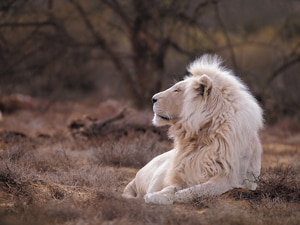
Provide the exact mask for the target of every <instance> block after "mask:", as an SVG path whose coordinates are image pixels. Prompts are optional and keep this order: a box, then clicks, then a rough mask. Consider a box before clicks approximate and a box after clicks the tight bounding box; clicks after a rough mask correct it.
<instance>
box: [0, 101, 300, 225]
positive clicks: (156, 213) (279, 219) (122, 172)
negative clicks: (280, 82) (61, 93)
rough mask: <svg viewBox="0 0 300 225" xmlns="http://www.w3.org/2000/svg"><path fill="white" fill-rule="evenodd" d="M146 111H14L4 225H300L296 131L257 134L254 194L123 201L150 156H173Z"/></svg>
mask: <svg viewBox="0 0 300 225" xmlns="http://www.w3.org/2000/svg"><path fill="white" fill-rule="evenodd" d="M151 119H152V112H151V111H150V110H149V111H136V110H134V109H131V108H126V109H125V108H124V107H123V106H122V104H121V103H118V102H113V101H108V102H105V103H101V104H98V105H93V104H88V103H54V104H51V105H47V104H42V106H30V107H23V108H22V107H20V108H19V109H18V110H10V112H8V113H4V115H3V120H2V121H1V122H0V158H1V159H0V224H1V225H16V224H26V225H27V224H28V225H29V224H30V225H34V224H214V225H215V224H216V225H218V224H222V225H224V224H225V225H226V224H242V225H243V224H261V225H277V224H278V225H282V224H294V225H296V224H300V176H299V173H300V132H299V131H300V129H299V126H298V124H295V123H290V122H288V121H283V122H281V123H280V124H277V125H276V126H272V127H270V126H266V128H265V129H264V130H263V131H262V132H261V140H262V143H263V148H264V154H263V159H262V174H261V177H260V180H259V187H258V189H257V190H256V191H247V190H242V189H239V190H233V191H230V192H228V193H225V194H223V195H222V196H219V197H214V198H210V199H205V200H203V199H195V200H194V201H193V202H191V203H187V204H175V205H171V206H159V205H151V204H145V203H144V202H143V201H142V200H127V199H123V198H122V197H121V193H122V191H123V189H124V187H125V185H126V184H127V183H128V182H129V181H130V180H131V179H132V178H133V177H134V175H135V173H136V172H137V170H138V169H139V168H141V167H142V166H143V165H144V164H145V163H147V162H148V161H149V160H150V159H152V158H153V157H154V156H156V155H158V154H160V153H162V152H164V151H167V150H169V149H170V148H172V141H171V140H169V139H168V137H167V128H156V127H153V126H152V125H151Z"/></svg>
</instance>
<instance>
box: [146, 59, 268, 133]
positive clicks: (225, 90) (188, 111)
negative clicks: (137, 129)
mask: <svg viewBox="0 0 300 225" xmlns="http://www.w3.org/2000/svg"><path fill="white" fill-rule="evenodd" d="M221 63H222V62H221V60H220V59H219V58H218V57H217V56H210V55H204V56H202V57H201V58H199V59H197V60H195V61H194V62H193V63H191V64H190V66H189V67H188V71H189V72H190V74H191V75H189V76H187V77H185V79H184V80H183V81H180V82H178V83H176V84H175V85H174V86H172V87H170V88H169V89H167V90H165V91H163V92H160V93H157V94H155V95H154V96H153V98H152V101H153V111H154V118H153V124H154V125H156V126H163V125H171V126H172V127H173V128H175V126H173V125H176V129H177V130H178V128H179V127H180V129H181V131H180V132H184V133H185V136H189V137H191V136H194V135H198V134H199V131H200V130H203V128H205V127H206V128H208V130H207V132H211V133H216V132H218V131H219V130H220V128H221V127H224V126H223V125H226V126H227V128H225V129H231V128H228V127H237V126H238V125H233V123H239V124H241V122H242V123H243V121H239V120H244V119H247V118H246V117H249V116H250V115H251V117H252V116H253V118H260V119H255V121H262V118H261V114H262V113H261V109H260V108H259V107H258V105H257V104H256V101H255V99H254V98H253V97H252V96H251V95H250V94H249V92H248V89H247V87H246V86H245V85H244V84H243V83H242V82H241V81H240V80H239V79H238V78H237V77H236V76H234V75H233V73H232V72H231V71H229V70H227V69H225V68H223V67H222V66H221ZM238 118H240V119H238ZM243 124H244V123H243ZM251 126H253V127H252V128H253V129H258V128H259V127H261V126H262V124H261V122H259V123H257V124H254V123H253V124H251Z"/></svg>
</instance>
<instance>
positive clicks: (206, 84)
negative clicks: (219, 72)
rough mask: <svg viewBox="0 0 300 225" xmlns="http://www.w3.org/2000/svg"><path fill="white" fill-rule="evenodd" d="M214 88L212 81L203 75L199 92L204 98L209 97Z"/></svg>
mask: <svg viewBox="0 0 300 225" xmlns="http://www.w3.org/2000/svg"><path fill="white" fill-rule="evenodd" d="M211 88H212V80H211V79H210V78H209V77H208V76H207V75H202V76H201V77H200V78H199V87H198V88H197V91H198V92H199V94H200V95H201V96H203V97H207V96H209V94H210V92H211Z"/></svg>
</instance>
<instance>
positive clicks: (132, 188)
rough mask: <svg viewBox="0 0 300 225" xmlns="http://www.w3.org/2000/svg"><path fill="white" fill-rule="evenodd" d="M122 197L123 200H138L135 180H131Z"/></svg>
mask: <svg viewBox="0 0 300 225" xmlns="http://www.w3.org/2000/svg"><path fill="white" fill-rule="evenodd" d="M122 197H124V198H138V197H139V196H138V194H137V190H136V184H135V179H133V180H132V181H131V182H130V183H129V184H128V185H127V186H126V187H125V189H124V191H123V194H122Z"/></svg>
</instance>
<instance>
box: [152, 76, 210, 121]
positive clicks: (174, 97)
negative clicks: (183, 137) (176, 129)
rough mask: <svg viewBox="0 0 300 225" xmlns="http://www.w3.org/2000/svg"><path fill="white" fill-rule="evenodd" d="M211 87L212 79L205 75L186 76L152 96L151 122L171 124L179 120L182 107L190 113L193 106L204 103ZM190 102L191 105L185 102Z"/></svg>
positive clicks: (192, 110) (181, 117)
mask: <svg viewBox="0 0 300 225" xmlns="http://www.w3.org/2000/svg"><path fill="white" fill-rule="evenodd" d="M211 89H212V81H211V79H210V78H209V77H208V76H207V75H201V76H195V77H186V78H185V79H184V80H183V81H180V82H178V83H176V84H175V85H173V86H172V87H170V88H169V89H167V90H165V91H163V92H160V93H157V94H156V95H154V96H153V98H152V102H153V111H154V118H153V123H154V124H155V125H156V126H164V125H173V124H175V123H177V122H179V121H181V120H182V119H185V118H183V117H184V116H186V115H183V112H184V111H186V110H183V109H184V108H189V109H190V111H191V115H189V116H192V114H193V113H194V110H196V109H195V107H197V106H198V105H201V104H204V102H205V101H206V99H207V98H208V96H209V95H210V92H211ZM188 102H190V103H192V104H191V105H189V104H187V103H188Z"/></svg>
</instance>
